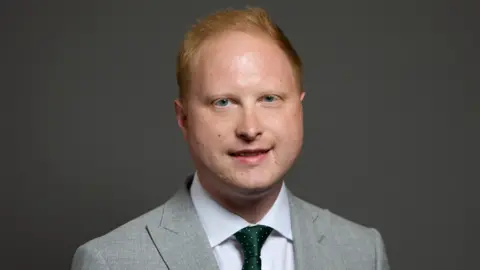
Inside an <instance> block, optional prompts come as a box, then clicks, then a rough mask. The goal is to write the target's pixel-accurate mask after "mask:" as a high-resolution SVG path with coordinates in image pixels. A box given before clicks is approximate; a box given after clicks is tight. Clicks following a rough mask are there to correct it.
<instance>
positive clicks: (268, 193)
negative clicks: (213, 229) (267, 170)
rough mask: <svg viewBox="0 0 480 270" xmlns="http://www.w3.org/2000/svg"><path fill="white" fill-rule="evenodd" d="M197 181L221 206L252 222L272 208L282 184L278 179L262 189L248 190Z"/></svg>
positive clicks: (256, 221) (254, 222) (259, 218)
mask: <svg viewBox="0 0 480 270" xmlns="http://www.w3.org/2000/svg"><path fill="white" fill-rule="evenodd" d="M204 180H205V179H204ZM199 182H200V184H201V185H202V187H203V188H204V189H205V191H207V192H208V194H209V195H210V196H211V197H212V198H213V199H214V200H215V201H216V202H217V203H218V204H220V205H221V206H222V207H223V208H225V209H227V210H228V211H230V212H231V213H234V214H236V215H238V216H240V217H242V218H243V219H244V220H246V221H247V222H249V223H252V224H256V223H258V222H259V221H260V220H261V219H262V218H263V217H264V216H265V215H266V214H267V213H268V211H269V210H270V209H271V208H272V206H273V204H274V203H275V200H276V199H277V197H278V194H279V193H280V190H281V188H282V184H283V182H282V181H279V182H277V183H275V184H274V185H272V186H271V187H268V188H266V189H264V190H262V191H255V192H250V191H245V190H238V189H236V188H232V187H226V186H225V185H224V184H218V183H211V181H202V180H200V178H199Z"/></svg>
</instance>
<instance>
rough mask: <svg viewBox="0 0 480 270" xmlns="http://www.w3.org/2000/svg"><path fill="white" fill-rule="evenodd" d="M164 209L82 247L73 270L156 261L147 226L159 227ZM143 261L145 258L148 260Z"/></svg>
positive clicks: (146, 215) (155, 210)
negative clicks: (156, 224)
mask: <svg viewBox="0 0 480 270" xmlns="http://www.w3.org/2000/svg"><path fill="white" fill-rule="evenodd" d="M164 206H165V204H163V205H161V206H159V207H157V208H155V209H153V210H151V211H149V212H147V213H145V214H143V215H141V216H139V217H137V218H134V219H132V220H130V221H128V222H126V223H125V224H123V225H121V226H119V227H117V228H115V229H113V230H111V231H109V232H107V233H105V234H104V235H102V236H99V237H96V238H94V239H92V240H90V241H88V242H86V243H84V244H83V245H81V246H79V247H78V248H77V249H76V251H75V253H74V256H73V261H72V267H71V269H72V270H84V269H95V270H96V269H112V268H109V265H113V264H115V263H116V262H118V261H123V262H130V263H132V262H137V263H138V262H142V261H144V262H145V261H149V260H148V259H150V260H151V257H153V258H156V257H155V256H150V255H151V254H152V253H155V252H157V251H156V248H155V245H154V244H153V242H152V240H151V238H150V235H149V233H148V230H147V228H146V226H147V224H155V223H156V222H158V224H160V221H161V217H162V213H163V209H164ZM141 257H145V260H142V258H141ZM150 263H154V264H157V265H158V264H161V262H151V261H150ZM140 267H142V266H140Z"/></svg>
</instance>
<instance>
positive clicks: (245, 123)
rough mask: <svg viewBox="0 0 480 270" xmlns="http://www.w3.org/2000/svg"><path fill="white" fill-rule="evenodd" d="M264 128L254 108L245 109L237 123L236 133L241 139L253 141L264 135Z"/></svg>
mask: <svg viewBox="0 0 480 270" xmlns="http://www.w3.org/2000/svg"><path fill="white" fill-rule="evenodd" d="M262 133H263V130H262V127H261V123H260V122H259V121H258V117H257V115H256V113H255V112H254V111H253V110H248V111H247V110H245V112H244V113H243V115H242V117H241V119H240V120H239V123H238V125H237V129H236V134H237V137H239V138H240V139H242V140H244V141H247V142H251V141H254V140H255V139H257V137H259V136H260V135H262Z"/></svg>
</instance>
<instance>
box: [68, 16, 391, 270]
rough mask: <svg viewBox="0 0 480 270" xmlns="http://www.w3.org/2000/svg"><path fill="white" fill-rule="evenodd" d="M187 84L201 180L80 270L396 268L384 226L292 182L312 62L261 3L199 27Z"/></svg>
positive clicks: (190, 38) (188, 58)
mask: <svg viewBox="0 0 480 270" xmlns="http://www.w3.org/2000/svg"><path fill="white" fill-rule="evenodd" d="M177 82H178V86H179V98H178V99H176V100H175V102H174V105H175V113H176V118H177V123H178V126H179V127H180V130H181V131H182V134H183V136H184V138H185V141H186V143H187V144H188V147H189V150H190V155H191V158H192V160H193V163H194V165H195V169H196V174H195V175H196V176H195V180H193V179H192V178H189V180H188V181H187V185H186V186H185V187H183V188H182V189H181V190H180V191H179V192H178V193H177V194H176V195H174V196H173V197H172V198H171V199H170V200H169V201H167V202H166V203H165V204H164V205H162V206H160V207H158V208H157V209H155V210H153V211H151V212H149V213H147V214H145V215H143V216H141V217H139V218H137V219H135V220H133V221H131V222H129V223H127V224H126V225H124V226H122V227H120V228H118V229H116V230H114V231H112V232H110V233H108V234H106V235H104V236H102V237H100V238H97V239H94V240H92V241H90V242H89V243H87V244H85V245H83V246H81V247H80V248H79V249H78V250H77V252H76V253H75V256H74V261H73V266H72V268H73V269H74V270H80V269H220V270H224V269H229V270H240V269H246V268H248V269H252V270H259V269H263V270H268V269H280V270H283V269H284V270H291V269H296V270H311V269H388V263H387V258H386V255H385V251H384V245H383V240H382V238H381V236H380V234H379V233H378V232H377V231H376V230H375V229H369V228H365V227H363V226H361V225H358V224H355V223H353V222H350V221H347V220H345V219H343V218H341V217H339V216H336V215H334V214H332V213H330V212H329V211H327V210H322V209H320V208H318V207H316V206H313V205H311V204H309V203H307V202H304V201H302V200H301V199H299V198H297V197H295V196H293V195H292V194H291V193H290V192H289V191H288V189H287V188H286V185H285V182H284V176H285V175H286V173H287V172H288V171H289V169H290V168H291V167H292V165H293V164H294V162H295V160H296V159H297V157H298V155H299V153H300V151H301V148H302V144H303V100H304V98H305V91H304V89H303V83H302V63H301V60H300V57H299V55H298V54H297V52H296V51H295V49H294V48H293V46H292V44H290V42H289V41H288V38H287V37H286V36H285V34H284V33H283V32H282V30H281V29H280V28H279V27H278V26H277V25H276V24H275V23H273V22H272V20H271V19H270V17H269V16H268V14H267V13H266V12H265V11H264V10H263V9H258V8H247V9H245V10H224V11H220V12H217V13H214V14H212V15H210V16H208V17H207V18H205V19H203V20H201V21H199V23H198V24H197V25H194V26H193V27H192V29H191V30H190V31H189V32H188V33H187V34H186V36H185V39H184V41H183V43H182V46H181V49H180V52H179V54H178V58H177ZM312 180H316V179H312ZM279 265H280V266H279Z"/></svg>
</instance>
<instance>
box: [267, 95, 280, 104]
mask: <svg viewBox="0 0 480 270" xmlns="http://www.w3.org/2000/svg"><path fill="white" fill-rule="evenodd" d="M277 99H278V97H276V96H274V95H268V96H265V97H263V100H264V101H266V102H274V101H276V100H277Z"/></svg>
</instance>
